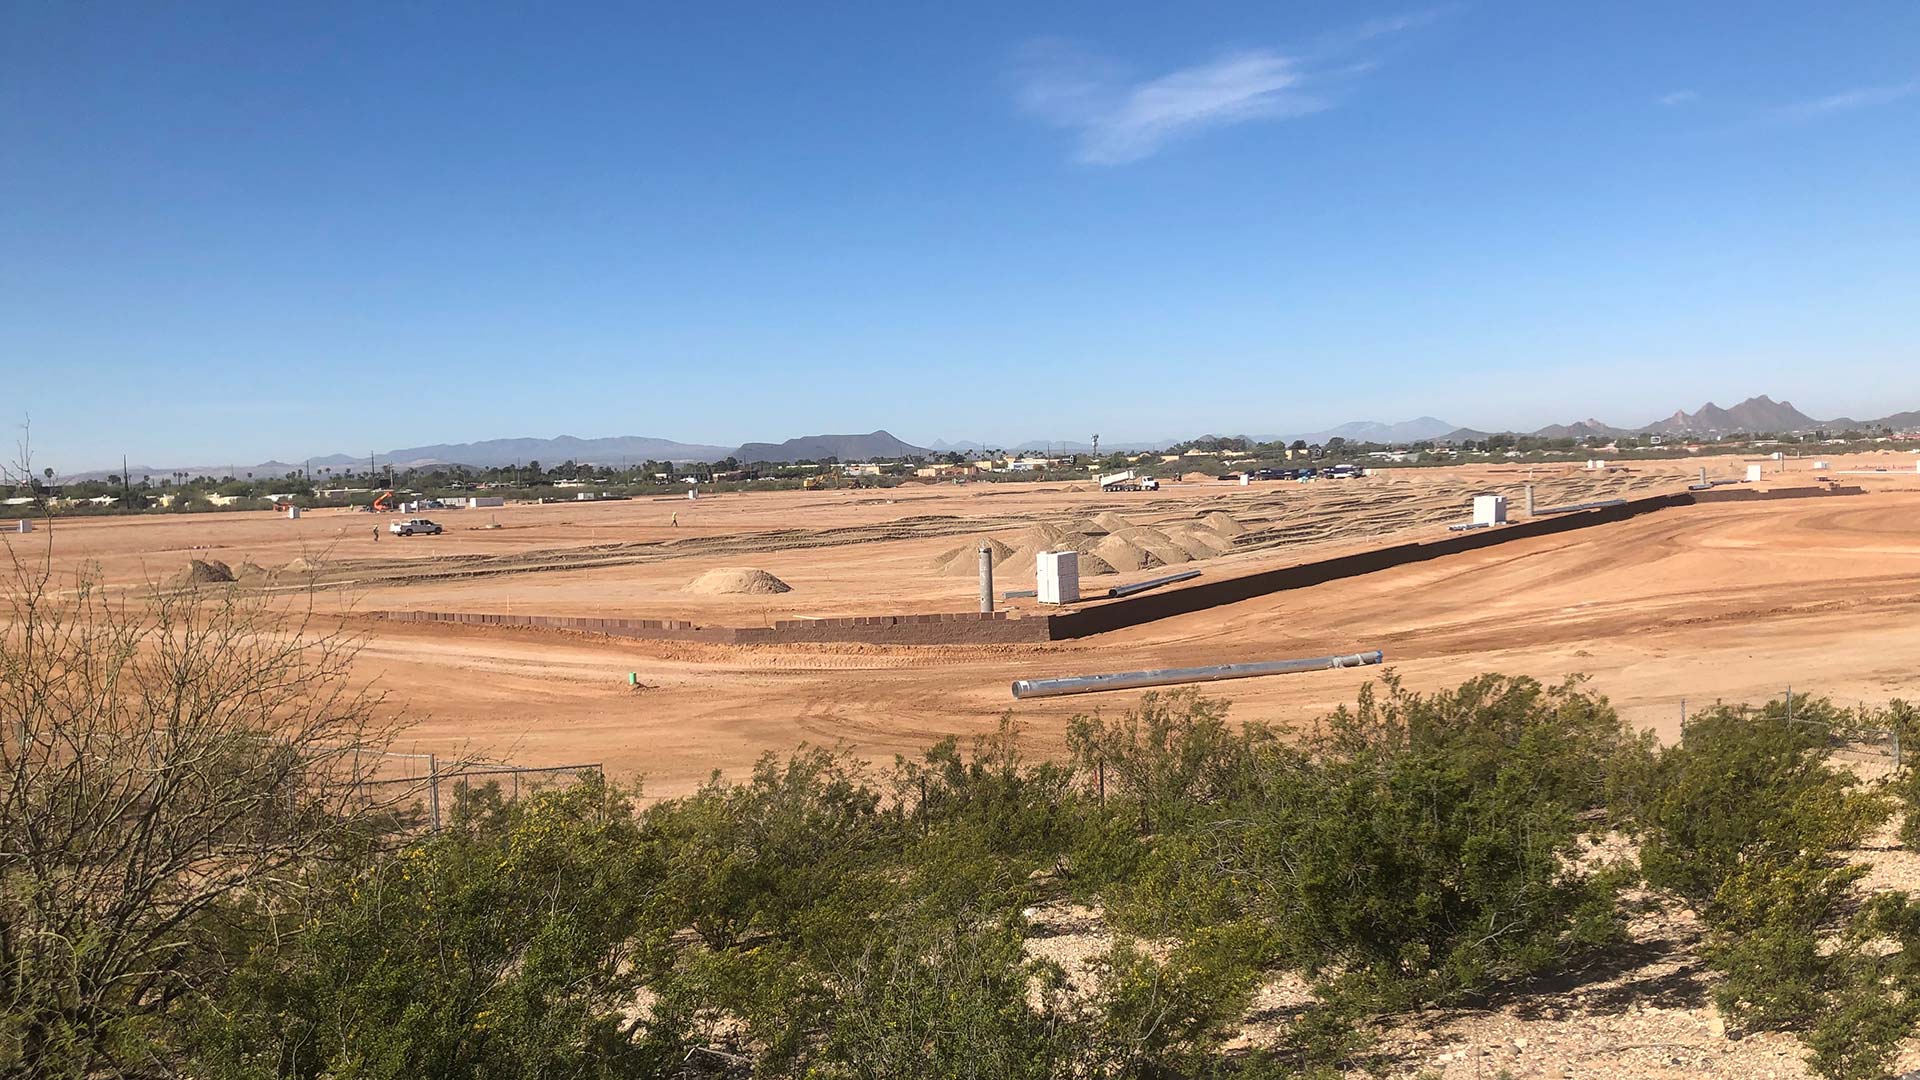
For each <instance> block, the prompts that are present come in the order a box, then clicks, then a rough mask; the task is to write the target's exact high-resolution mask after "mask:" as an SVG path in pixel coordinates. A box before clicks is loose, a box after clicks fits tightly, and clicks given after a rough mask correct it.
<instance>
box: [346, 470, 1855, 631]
mask: <svg viewBox="0 0 1920 1080" xmlns="http://www.w3.org/2000/svg"><path fill="white" fill-rule="evenodd" d="M1864 493H1865V490H1864V489H1863V488H1859V487H1829V488H1779V489H1775V490H1772V491H1754V490H1751V489H1714V490H1710V491H1683V492H1676V493H1672V494H1667V495H1654V496H1650V497H1647V498H1642V499H1631V500H1628V501H1626V502H1624V503H1621V504H1619V505H1617V506H1605V507H1599V508H1597V509H1593V510H1581V511H1576V512H1573V513H1567V514H1555V515H1551V516H1546V517H1536V518H1530V519H1528V520H1526V521H1522V522H1518V523H1516V524H1512V525H1507V526H1504V527H1501V528H1495V529H1485V530H1476V531H1474V532H1468V533H1460V534H1456V535H1453V536H1448V537H1446V538H1444V539H1438V540H1427V541H1416V542H1412V543H1406V544H1395V545H1393V546H1391V547H1384V548H1376V549H1374V550H1372V551H1362V552H1356V553H1355V554H1352V555H1342V556H1338V557H1336V558H1332V559H1321V560H1318V561H1316V562H1310V563H1302V564H1300V565H1298V566H1285V567H1280V568H1279V569H1275V570H1265V571H1261V572H1259V573H1254V574H1246V575H1243V576H1240V577H1233V578H1223V579H1220V580H1217V581H1203V582H1201V583H1199V584H1196V585H1189V586H1186V587H1184V588H1179V589H1169V590H1167V591H1165V592H1152V593H1145V594H1142V595H1140V596H1134V597H1128V598H1125V599H1120V600H1114V601H1111V602H1107V603H1101V604H1096V605H1093V606H1090V607H1085V608H1081V609H1079V610H1076V611H1067V612H1061V613H1058V614H1051V615H1032V616H1028V617H1026V618H1017V619H1016V618H1009V617H1008V613H1007V612H1005V611H996V612H991V613H980V612H972V611H967V612H957V613H946V614H935V615H868V616H857V617H850V618H839V619H784V620H781V621H778V622H775V623H774V624H773V625H772V626H746V627H733V626H703V625H700V624H698V623H693V622H688V621H686V620H684V619H592V618H573V617H568V616H559V615H472V614H460V613H456V612H445V611H376V612H371V613H370V616H371V617H372V618H376V619H384V620H387V621H389V622H412V623H453V624H457V625H466V626H517V627H528V628H533V629H546V630H572V631H577V632H582V633H591V634H606V635H609V636H613V637H631V638H647V639H656V640H667V641H710V642H715V643H719V644H723V645H779V644H796V643H810V642H833V641H856V642H868V643H871V644H875V645H967V644H1002V643H1008V644H1019V643H1031V642H1043V641H1064V640H1068V639H1072V638H1082V637H1088V636H1091V635H1094V634H1103V633H1107V632H1108V631H1112V630H1119V629H1122V628H1124V627H1128V626H1138V625H1140V624H1142V623H1149V622H1155V621H1157V620H1160V619H1168V618H1172V617H1174V616H1176V615H1186V614H1190V613H1192V612H1195V611H1204V610H1206V609H1208V608H1213V607H1219V606H1221V605H1222V604H1234V603H1239V602H1240V601H1242V600H1251V599H1253V598H1254V597H1258V596H1267V595H1270V594H1272V593H1277V592H1286V591H1289V590H1292V589H1304V588H1307V587H1309V586H1313V585H1321V584H1325V583H1326V582H1329V581H1339V580H1341V579H1343V578H1350V577H1358V576H1360V575H1362V574H1372V573H1378V572H1379V571H1381V570H1390V569H1392V568H1394V567H1396V566H1408V565H1411V564H1413V563H1421V562H1427V561H1429V560H1432V559H1439V558H1444V557H1446V556H1448V555H1458V554H1461V553H1463V552H1468V551H1478V550H1480V549H1482V548H1489V547H1495V546H1498V545H1500V544H1505V543H1510V542H1512V541H1515V540H1525V539H1528V538H1530V537H1535V536H1551V535H1554V534H1557V533H1566V532H1573V531H1574V530H1577V529H1588V528H1592V527H1594V526H1596V525H1606V524H1611V523H1613V522H1616V521H1626V520H1627V519H1629V518H1634V517H1638V516H1640V515H1641V514H1650V513H1654V512H1656V511H1659V510H1666V509H1669V508H1672V507H1677V506H1691V505H1693V504H1695V503H1726V502H1762V501H1768V500H1774V499H1805V498H1822V497H1827V496H1833V495H1861V494H1864Z"/></svg>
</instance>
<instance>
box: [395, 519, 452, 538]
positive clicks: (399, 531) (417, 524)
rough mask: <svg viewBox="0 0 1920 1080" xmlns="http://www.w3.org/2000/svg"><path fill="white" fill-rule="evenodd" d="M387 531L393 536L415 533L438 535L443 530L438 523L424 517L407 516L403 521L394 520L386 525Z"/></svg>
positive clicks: (412, 534)
mask: <svg viewBox="0 0 1920 1080" xmlns="http://www.w3.org/2000/svg"><path fill="white" fill-rule="evenodd" d="M387 531H388V532H390V533H392V534H393V535H395V536H414V535H417V534H425V535H427V536H439V535H440V533H441V532H442V531H443V530H442V529H441V528H440V526H439V525H437V524H435V523H434V522H431V521H428V520H427V519H426V518H408V519H407V520H405V521H396V522H394V523H393V524H391V525H388V526H387Z"/></svg>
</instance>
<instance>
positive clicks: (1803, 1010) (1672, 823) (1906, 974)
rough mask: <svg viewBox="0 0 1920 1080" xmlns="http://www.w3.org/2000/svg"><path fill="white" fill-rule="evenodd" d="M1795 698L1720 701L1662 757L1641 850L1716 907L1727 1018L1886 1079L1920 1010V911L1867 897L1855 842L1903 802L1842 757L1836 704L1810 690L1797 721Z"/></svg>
mask: <svg viewBox="0 0 1920 1080" xmlns="http://www.w3.org/2000/svg"><path fill="white" fill-rule="evenodd" d="M1787 707H1788V706H1787V703H1786V702H1784V701H1783V702H1774V703H1771V704H1770V705H1769V706H1768V707H1766V708H1764V709H1761V710H1758V711H1757V712H1753V713H1749V712H1748V711H1747V710H1745V709H1741V708H1735V707H1720V708H1716V709H1713V710H1709V711H1708V712H1706V713H1704V714H1702V715H1701V716H1699V717H1698V718H1696V720H1695V721H1694V722H1693V723H1692V724H1690V725H1689V726H1688V728H1687V730H1686V732H1685V734H1684V735H1683V737H1682V739H1681V741H1680V742H1679V744H1677V745H1675V746H1673V747H1671V748H1669V749H1668V750H1666V751H1665V752H1663V753H1662V754H1661V755H1660V759H1659V762H1658V764H1657V765H1656V766H1655V767H1654V769H1653V770H1652V779H1651V783H1650V785H1649V791H1648V797H1647V798H1646V800H1645V801H1644V802H1643V804H1642V805H1640V806H1639V807H1638V808H1637V813H1638V817H1639V824H1640V827H1641V832H1642V842H1641V862H1642V865H1643V867H1644V869H1645V872H1646V876H1647V880H1648V882H1649V883H1650V884H1653V885H1655V886H1657V887H1660V888H1663V889H1666V890H1668V891H1670V892H1672V893H1673V894H1675V895H1677V896H1679V897H1680V898H1681V899H1682V900H1683V901H1684V902H1686V903H1687V904H1689V905H1690V906H1692V907H1693V908H1694V909H1695V910H1697V911H1699V912H1700V914H1701V916H1702V917H1703V918H1704V919H1705V920H1706V922H1707V925H1708V928H1709V932H1708V938H1707V947H1706V955H1707V959H1708V961H1709V962H1710V963H1711V964H1712V965H1713V966H1714V967H1715V968H1717V969H1718V970H1720V971H1721V972H1722V973H1723V975H1724V976H1725V978H1724V979H1723V980H1722V981H1721V982H1720V984H1719V985H1718V986H1717V987H1716V988H1715V991H1714V998H1715V1002H1716V1004H1717V1005H1718V1006H1719V1008H1720V1010H1721V1011H1722V1012H1723V1013H1724V1014H1725V1015H1727V1016H1728V1017H1729V1018H1731V1019H1733V1020H1736V1021H1738V1022H1739V1023H1741V1024H1743V1025H1745V1026H1747V1027H1750V1028H1755V1029H1780V1030H1795V1031H1800V1032H1801V1033H1802V1038H1803V1039H1804V1040H1805V1042H1806V1043H1807V1045H1808V1046H1809V1047H1810V1048H1811V1049H1812V1050H1813V1057H1812V1062H1811V1063H1812V1064H1813V1066H1814V1067H1815V1069H1816V1071H1818V1072H1820V1073H1821V1074H1822V1075H1824V1076H1829V1077H1834V1078H1836V1080H1839V1078H1846V1080H1864V1078H1868V1077H1879V1076H1883V1075H1885V1071H1886V1067H1887V1063H1888V1062H1889V1060H1890V1055H1891V1053H1892V1048H1893V1046H1894V1044H1895V1043H1897V1042H1898V1041H1899V1040H1900V1039H1901V1038H1902V1037H1904V1036H1905V1035H1906V1034H1907V1033H1909V1032H1911V1030H1912V1029H1913V1026H1914V1023H1915V1020H1916V1018H1920V1011H1916V1008H1917V1007H1920V1006H1917V1005H1916V1003H1920V981H1916V979H1915V970H1914V968H1915V965H1920V950H1915V951H1911V952H1910V951H1909V948H1908V946H1909V944H1910V943H1911V944H1914V945H1920V908H1916V907H1915V906H1914V905H1913V904H1912V902H1911V900H1910V899H1909V898H1908V897H1907V896H1906V895H1905V894H1903V893H1890V894H1884V895H1881V896H1878V897H1875V898H1873V899H1872V900H1871V901H1870V902H1869V903H1868V904H1867V906H1866V907H1865V908H1864V909H1863V910H1861V911H1860V912H1858V913H1854V912H1853V911H1852V910H1851V909H1852V907H1853V904H1854V895H1853V894H1854V886H1855V885H1856V883H1857V882H1858V881H1859V880H1860V878H1861V877H1862V876H1863V875H1864V874H1865V873H1866V870H1867V868H1866V867H1865V866H1862V865H1859V864H1857V863H1848V862H1847V861H1845V860H1844V859H1843V858H1842V857H1841V856H1840V855H1839V852H1840V850H1841V849H1846V848H1852V847H1856V846H1857V845H1858V844H1859V843H1860V842H1861V841H1862V840H1863V839H1864V838H1865V837H1866V836H1867V835H1868V834H1869V833H1871V832H1872V831H1873V830H1874V829H1875V828H1877V827H1878V826H1879V825H1880V824H1881V823H1882V822H1884V821H1885V820H1886V818H1887V816H1888V814H1889V812H1890V810H1891V806H1890V802H1889V800H1888V799H1887V798H1886V797H1885V796H1884V795H1883V794H1881V793H1880V792H1877V791H1874V790H1871V789H1869V788H1867V787H1865V786H1864V785H1862V784H1861V783H1860V781H1859V780H1858V779H1857V778H1856V777H1854V776H1853V775H1852V774H1850V773H1847V772H1844V771H1842V770H1839V769H1835V768H1834V767H1832V766H1831V765H1830V764H1829V763H1828V760H1827V758H1828V754H1829V741H1830V734H1829V733H1830V731H1831V730H1832V729H1833V726H1834V724H1836V723H1838V722H1839V718H1837V717H1836V715H1835V713H1836V710H1834V709H1833V708H1832V707H1831V706H1830V705H1827V704H1826V703H1824V702H1818V701H1808V700H1803V699H1800V698H1798V697H1796V698H1795V700H1794V702H1793V703H1792V708H1793V714H1794V717H1795V721H1789V720H1788V719H1787ZM1803 718H1804V719H1805V721H1809V722H1796V721H1802V719H1803Z"/></svg>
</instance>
